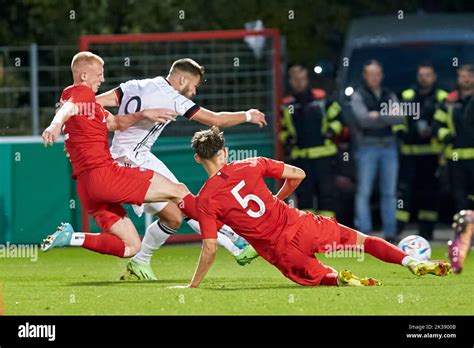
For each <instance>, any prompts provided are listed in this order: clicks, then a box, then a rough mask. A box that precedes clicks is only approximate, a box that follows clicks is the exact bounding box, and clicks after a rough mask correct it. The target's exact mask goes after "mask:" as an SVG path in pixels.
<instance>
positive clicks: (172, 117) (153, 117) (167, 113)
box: [142, 108, 178, 123]
mask: <svg viewBox="0 0 474 348" xmlns="http://www.w3.org/2000/svg"><path fill="white" fill-rule="evenodd" d="M142 113H143V117H144V118H146V119H148V120H150V121H153V122H158V123H166V122H168V121H176V116H178V114H177V113H176V112H175V111H174V110H171V109H164V108H160V109H146V110H143V111H142Z"/></svg>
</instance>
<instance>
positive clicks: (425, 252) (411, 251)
mask: <svg viewBox="0 0 474 348" xmlns="http://www.w3.org/2000/svg"><path fill="white" fill-rule="evenodd" d="M398 247H399V248H400V249H402V250H403V251H404V252H406V253H407V254H408V255H410V256H412V257H414V258H415V259H418V260H423V261H424V260H429V259H430V258H431V245H430V243H429V242H428V241H427V240H426V239H425V238H423V237H420V236H408V237H406V238H403V239H402V240H401V241H400V243H398Z"/></svg>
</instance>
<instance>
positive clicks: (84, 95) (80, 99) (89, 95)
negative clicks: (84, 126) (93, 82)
mask: <svg viewBox="0 0 474 348" xmlns="http://www.w3.org/2000/svg"><path fill="white" fill-rule="evenodd" d="M67 101H69V102H72V103H95V94H94V92H93V91H92V90H91V89H90V88H88V87H85V86H84V87H82V88H74V89H73V90H71V93H70V94H69V96H67V98H65V100H64V102H67Z"/></svg>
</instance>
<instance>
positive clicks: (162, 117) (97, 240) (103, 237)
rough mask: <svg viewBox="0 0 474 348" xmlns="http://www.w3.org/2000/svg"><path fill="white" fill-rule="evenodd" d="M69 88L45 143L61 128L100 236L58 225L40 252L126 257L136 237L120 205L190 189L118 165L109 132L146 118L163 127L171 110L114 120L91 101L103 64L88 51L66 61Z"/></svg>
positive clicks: (166, 198)
mask: <svg viewBox="0 0 474 348" xmlns="http://www.w3.org/2000/svg"><path fill="white" fill-rule="evenodd" d="M71 70H72V75H73V79H74V84H73V85H72V86H69V87H67V88H65V89H64V91H63V93H62V95H61V104H62V106H61V108H60V109H59V110H58V112H57V113H56V115H55V117H54V119H53V121H52V122H51V125H50V126H49V127H48V128H46V130H45V131H44V132H43V141H44V144H45V145H49V144H52V143H54V141H55V140H56V139H57V137H58V136H59V134H60V133H61V129H62V128H63V126H64V130H63V131H64V140H65V145H66V150H67V153H68V155H69V159H70V161H71V164H72V168H73V174H72V176H73V178H74V179H75V180H76V181H77V192H78V195H79V200H80V201H81V205H82V207H83V209H85V210H86V211H87V212H88V213H89V214H90V215H92V216H93V217H94V219H95V221H96V222H97V224H98V225H99V227H100V228H101V229H102V231H103V232H105V233H102V234H93V233H83V232H74V230H73V229H72V226H71V225H70V224H62V226H60V227H59V228H58V230H57V231H56V232H55V233H53V234H52V235H50V236H48V237H47V238H46V239H45V241H44V242H43V244H42V246H41V247H42V250H43V251H48V250H49V249H51V248H53V247H62V246H82V247H84V248H86V249H89V250H93V251H96V252H99V253H103V254H110V255H115V256H119V257H130V256H133V255H135V253H137V252H138V250H139V249H140V243H141V242H140V238H139V235H138V232H137V230H136V228H135V226H134V225H133V223H132V221H131V220H130V219H129V218H128V217H127V215H126V212H125V209H124V208H123V207H122V206H121V204H122V203H128V204H139V205H140V204H143V203H144V202H175V203H178V202H179V201H180V200H181V198H182V197H183V196H184V195H185V194H187V193H188V192H189V191H188V190H187V188H186V186H185V185H183V184H181V183H173V182H172V181H170V180H169V179H167V178H165V177H164V176H162V175H160V174H158V173H155V172H153V171H152V170H147V169H143V168H139V167H136V168H129V167H122V166H118V165H117V164H116V163H115V162H114V161H113V159H112V156H111V154H110V150H109V138H108V134H107V132H108V131H115V130H122V129H126V128H128V127H129V126H131V125H133V124H134V123H136V122H138V121H140V120H142V119H149V120H152V121H154V122H157V123H166V122H168V121H170V120H171V121H172V120H174V119H175V117H176V113H175V112H174V111H173V110H170V109H148V110H143V111H140V112H136V113H132V114H127V115H120V116H114V115H112V114H110V113H109V112H108V111H106V110H105V109H103V108H102V106H101V105H100V104H99V103H97V102H96V97H95V94H96V93H97V91H98V90H99V87H100V85H101V83H103V82H104V61H103V60H102V58H100V57H99V56H97V55H95V54H93V53H90V52H80V53H78V54H76V55H75V56H74V58H73V60H72V63H71Z"/></svg>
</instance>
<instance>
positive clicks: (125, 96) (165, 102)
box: [110, 76, 199, 159]
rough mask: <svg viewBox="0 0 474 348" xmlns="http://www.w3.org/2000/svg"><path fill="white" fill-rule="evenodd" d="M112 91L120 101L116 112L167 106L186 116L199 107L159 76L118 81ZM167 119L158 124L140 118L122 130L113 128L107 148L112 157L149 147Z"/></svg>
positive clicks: (131, 154)
mask: <svg viewBox="0 0 474 348" xmlns="http://www.w3.org/2000/svg"><path fill="white" fill-rule="evenodd" d="M115 94H116V96H117V100H118V102H119V103H120V107H119V112H118V114H119V115H124V114H128V113H133V112H137V111H141V110H144V109H153V108H167V109H172V110H174V111H175V112H176V113H177V114H178V115H180V116H183V117H185V118H187V119H189V120H190V119H192V117H193V116H194V115H195V114H196V113H197V112H198V111H199V106H198V105H196V104H195V103H194V102H193V101H192V100H190V99H188V98H186V97H185V96H183V95H181V94H179V92H178V91H176V90H175V89H174V88H173V87H172V86H171V85H170V83H169V82H168V81H167V80H166V79H165V78H163V77H161V76H160V77H156V78H154V79H144V80H130V81H127V82H125V83H121V84H120V86H119V87H118V88H116V89H115ZM169 123H170V121H168V122H167V123H161V124H158V123H155V122H151V121H149V120H141V121H139V122H137V123H136V124H134V125H133V126H131V127H129V128H128V129H126V130H124V131H116V132H115V134H114V138H113V140H112V147H111V149H110V151H111V153H112V157H113V158H119V157H122V156H127V157H131V156H134V153H136V152H137V151H150V149H151V147H152V145H153V143H154V142H155V141H156V140H157V139H158V137H159V136H160V134H161V132H162V131H163V129H164V128H165V127H166V125H168V124H169ZM130 159H132V158H130Z"/></svg>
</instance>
